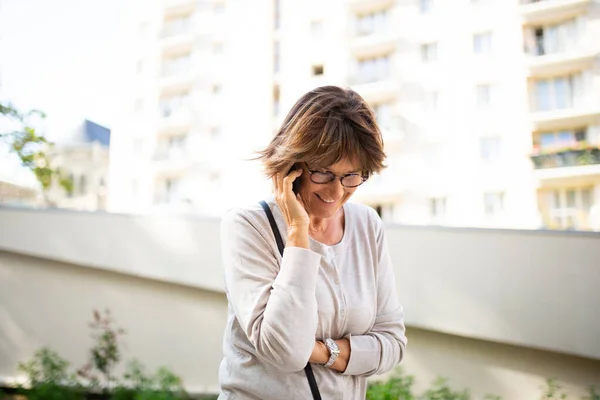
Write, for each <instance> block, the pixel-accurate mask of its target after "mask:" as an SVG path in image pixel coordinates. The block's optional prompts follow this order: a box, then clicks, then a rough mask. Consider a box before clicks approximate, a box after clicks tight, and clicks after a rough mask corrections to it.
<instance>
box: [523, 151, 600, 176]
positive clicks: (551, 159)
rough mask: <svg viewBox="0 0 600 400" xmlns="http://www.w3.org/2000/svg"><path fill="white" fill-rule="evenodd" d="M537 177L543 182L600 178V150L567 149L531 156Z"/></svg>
mask: <svg viewBox="0 0 600 400" xmlns="http://www.w3.org/2000/svg"><path fill="white" fill-rule="evenodd" d="M531 161H533V165H534V168H535V169H536V173H535V175H536V177H537V178H538V179H541V180H557V179H567V180H569V179H574V178H581V177H586V176H600V149H598V148H597V147H589V148H586V149H566V150H562V151H557V152H555V153H549V154H536V155H533V156H531Z"/></svg>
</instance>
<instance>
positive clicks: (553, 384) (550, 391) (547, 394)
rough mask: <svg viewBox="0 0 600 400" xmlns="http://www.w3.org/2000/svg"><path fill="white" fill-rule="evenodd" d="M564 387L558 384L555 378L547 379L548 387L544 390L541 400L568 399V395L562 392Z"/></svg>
mask: <svg viewBox="0 0 600 400" xmlns="http://www.w3.org/2000/svg"><path fill="white" fill-rule="evenodd" d="M561 389H562V386H561V385H560V384H559V383H558V381H557V380H556V379H555V378H547V379H546V386H545V387H544V388H543V394H542V397H541V399H542V400H547V399H566V398H567V394H566V393H564V392H561Z"/></svg>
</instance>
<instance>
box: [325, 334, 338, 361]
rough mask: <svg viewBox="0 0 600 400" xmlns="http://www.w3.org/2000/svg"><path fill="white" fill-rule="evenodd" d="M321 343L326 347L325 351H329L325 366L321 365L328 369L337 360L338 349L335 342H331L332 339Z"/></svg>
mask: <svg viewBox="0 0 600 400" xmlns="http://www.w3.org/2000/svg"><path fill="white" fill-rule="evenodd" d="M323 342H324V343H325V346H327V349H328V350H329V361H327V362H326V363H325V364H323V366H324V367H327V368H329V367H331V366H332V365H333V363H334V362H335V360H337V358H338V356H339V355H340V348H339V347H338V345H337V343H336V342H335V340H333V339H332V338H327V339H325V340H324V341H323Z"/></svg>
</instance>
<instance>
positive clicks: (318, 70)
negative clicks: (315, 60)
mask: <svg viewBox="0 0 600 400" xmlns="http://www.w3.org/2000/svg"><path fill="white" fill-rule="evenodd" d="M323 72H324V68H323V65H322V64H320V65H313V67H312V74H313V75H314V76H317V75H323Z"/></svg>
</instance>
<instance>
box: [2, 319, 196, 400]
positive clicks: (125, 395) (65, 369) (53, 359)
mask: <svg viewBox="0 0 600 400" xmlns="http://www.w3.org/2000/svg"><path fill="white" fill-rule="evenodd" d="M93 315H94V319H93V321H92V322H91V323H90V324H89V326H90V328H91V329H92V338H93V339H94V342H93V345H92V348H91V349H90V351H89V358H90V360H89V362H88V363H86V364H85V365H84V366H83V367H81V368H79V369H78V370H77V371H76V373H75V374H74V373H71V372H69V368H70V365H69V363H68V362H67V361H66V360H65V359H63V358H62V357H60V356H59V355H58V353H56V352H55V351H52V350H50V349H48V348H46V347H44V348H41V349H40V350H38V351H37V352H36V353H35V354H34V356H33V358H32V359H31V360H30V361H27V362H25V363H20V364H19V370H20V371H22V372H24V373H25V375H26V377H27V385H20V386H18V387H16V388H13V389H12V391H11V393H15V391H16V393H17V394H19V395H22V396H23V398H26V399H27V400H84V399H98V400H179V399H187V398H189V396H188V395H187V393H186V392H185V390H184V388H183V382H182V380H181V378H180V377H179V376H177V375H175V374H174V373H173V372H172V371H170V370H169V369H168V368H166V367H160V368H159V369H158V370H157V371H156V372H155V373H154V374H148V373H147V372H146V370H145V368H144V366H143V365H142V364H141V363H140V362H139V361H138V360H136V359H133V360H131V361H129V362H128V363H127V365H126V368H125V373H124V374H123V376H122V377H118V376H116V374H115V372H114V371H115V368H116V367H117V364H118V363H119V362H120V361H121V359H122V353H121V350H120V347H119V340H118V338H119V336H121V335H123V334H124V333H125V331H124V330H123V329H120V328H116V327H115V321H114V319H113V318H112V315H111V313H110V311H109V310H105V312H104V313H103V314H102V313H100V312H99V311H97V310H94V313H93ZM2 396H3V393H2V391H1V390H0V399H1V398H2Z"/></svg>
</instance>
